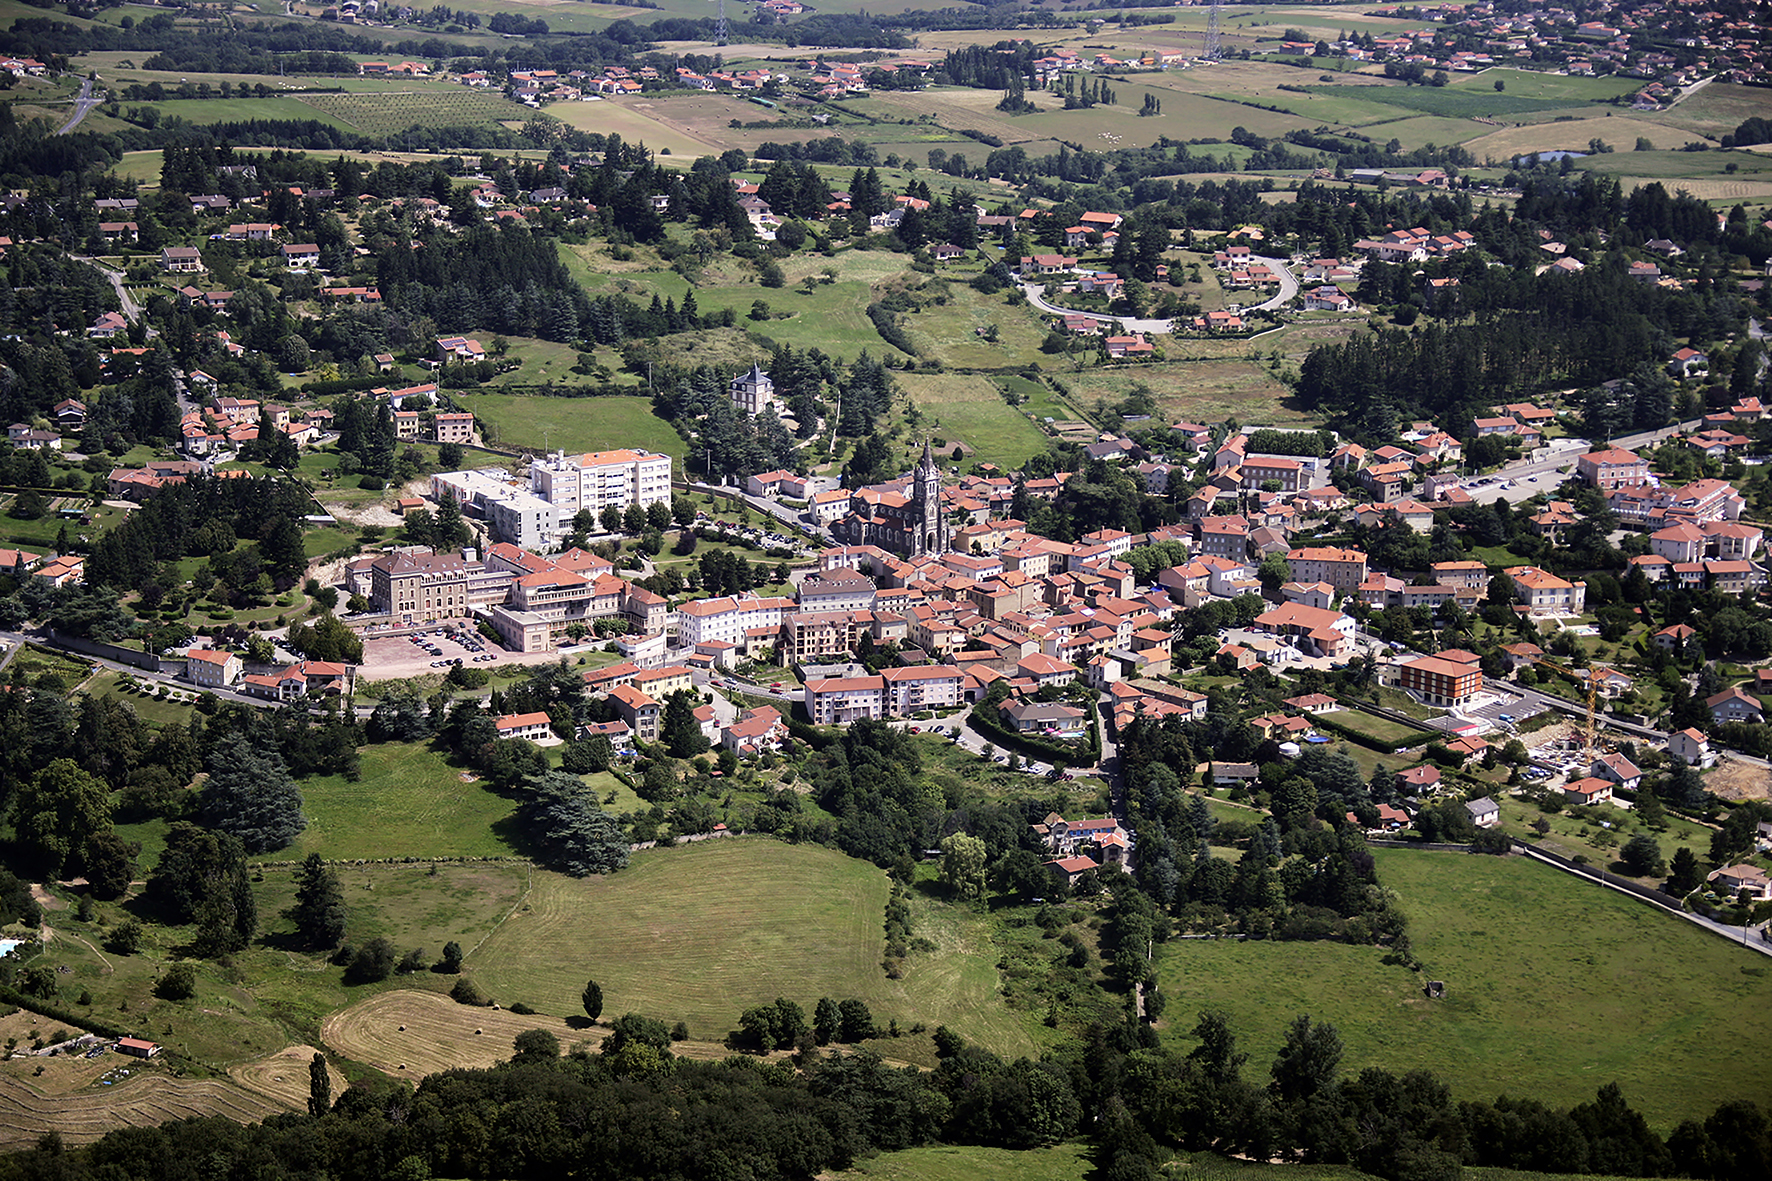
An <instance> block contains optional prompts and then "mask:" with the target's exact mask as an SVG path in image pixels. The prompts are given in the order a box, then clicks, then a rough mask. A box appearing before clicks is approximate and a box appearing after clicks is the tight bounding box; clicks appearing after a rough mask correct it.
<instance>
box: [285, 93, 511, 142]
mask: <svg viewBox="0 0 1772 1181" xmlns="http://www.w3.org/2000/svg"><path fill="white" fill-rule="evenodd" d="M299 101H300V102H302V103H303V104H305V105H306V106H310V107H313V108H314V109H315V110H316V111H319V112H321V113H322V114H324V115H326V116H328V117H329V118H331V119H333V120H336V121H337V122H339V123H342V124H344V125H345V126H348V127H351V128H354V129H356V130H357V131H361V132H363V133H364V134H365V135H388V134H391V133H393V132H396V131H405V130H406V129H407V128H409V127H414V126H417V127H457V126H460V127H485V126H490V125H492V124H495V123H499V122H501V121H504V120H510V119H522V120H527V119H531V118H534V117H535V112H534V111H532V110H530V109H529V108H528V107H524V106H521V105H519V104H517V103H514V102H512V101H511V100H510V99H508V98H505V97H504V96H503V95H502V94H498V93H496V92H492V91H487V90H475V89H473V88H471V87H467V86H451V87H447V88H438V89H429V90H384V91H381V92H379V93H371V94H304V95H300V96H299Z"/></svg>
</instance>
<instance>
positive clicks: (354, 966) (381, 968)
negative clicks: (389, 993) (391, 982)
mask: <svg viewBox="0 0 1772 1181" xmlns="http://www.w3.org/2000/svg"><path fill="white" fill-rule="evenodd" d="M393 971H394V945H393V944H392V943H390V942H388V941H387V940H386V939H384V938H382V937H380V936H377V937H376V938H374V939H371V940H370V941H369V942H368V943H365V944H364V945H363V946H362V947H360V948H358V949H357V951H356V953H355V954H354V955H352V956H351V963H350V966H349V967H348V968H346V969H345V982H346V983H347V984H373V983H375V982H376V981H377V980H386V979H387V978H388V977H389V976H390V975H392V974H393Z"/></svg>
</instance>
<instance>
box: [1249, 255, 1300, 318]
mask: <svg viewBox="0 0 1772 1181" xmlns="http://www.w3.org/2000/svg"><path fill="white" fill-rule="evenodd" d="M1249 261H1250V262H1252V263H1266V264H1267V267H1268V269H1269V270H1271V271H1272V272H1273V273H1274V274H1276V275H1278V276H1279V277H1280V292H1279V294H1278V295H1276V296H1274V297H1273V298H1272V299H1270V300H1268V301H1267V302H1266V303H1258V304H1256V305H1255V306H1254V307H1252V308H1250V309H1249V310H1250V311H1252V312H1270V311H1273V310H1274V309H1275V308H1279V307H1284V306H1286V305H1287V304H1289V303H1291V302H1292V301H1293V300H1294V299H1295V298H1297V296H1298V277H1297V276H1296V275H1294V274H1293V273H1292V271H1291V269H1290V268H1288V267H1287V265H1286V260H1285V259H1283V258H1257V257H1255V256H1254V255H1250V257H1249Z"/></svg>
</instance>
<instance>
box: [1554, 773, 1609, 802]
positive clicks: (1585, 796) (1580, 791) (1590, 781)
mask: <svg viewBox="0 0 1772 1181" xmlns="http://www.w3.org/2000/svg"><path fill="white" fill-rule="evenodd" d="M1611 798H1612V782H1611V781H1610V780H1607V779H1598V778H1595V777H1593V776H1589V777H1587V778H1586V779H1577V780H1576V781H1575V782H1573V783H1566V784H1564V785H1563V802H1564V803H1567V804H1575V805H1577V806H1586V805H1590V804H1603V803H1606V802H1607V801H1608V800H1610V799H1611Z"/></svg>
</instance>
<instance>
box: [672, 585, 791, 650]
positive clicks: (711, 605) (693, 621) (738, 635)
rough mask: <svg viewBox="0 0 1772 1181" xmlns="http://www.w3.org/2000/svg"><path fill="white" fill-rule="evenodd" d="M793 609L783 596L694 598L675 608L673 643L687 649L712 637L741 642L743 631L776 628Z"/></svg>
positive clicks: (706, 641) (727, 641)
mask: <svg viewBox="0 0 1772 1181" xmlns="http://www.w3.org/2000/svg"><path fill="white" fill-rule="evenodd" d="M793 610H794V601H793V600H792V599H785V598H759V597H758V596H756V595H733V596H730V597H723V598H718V599H696V600H693V601H692V602H688V603H684V604H683V605H682V606H681V607H678V608H677V642H678V643H679V644H682V645H683V646H684V647H690V648H692V647H694V646H695V645H697V644H705V643H708V642H709V641H712V640H724V641H725V642H726V643H728V644H738V643H742V642H743V640H744V636H745V632H747V631H749V630H751V629H752V628H761V627H766V628H770V629H772V630H773V629H775V628H779V627H780V626H781V621H782V619H783V617H784V616H786V615H788V614H791V613H792V612H793Z"/></svg>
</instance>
